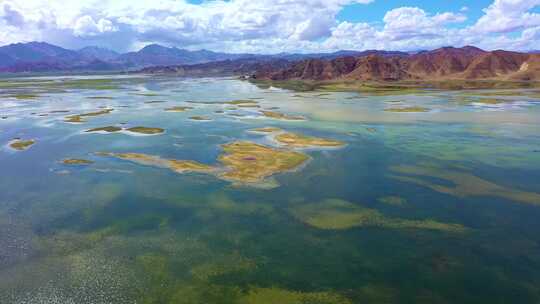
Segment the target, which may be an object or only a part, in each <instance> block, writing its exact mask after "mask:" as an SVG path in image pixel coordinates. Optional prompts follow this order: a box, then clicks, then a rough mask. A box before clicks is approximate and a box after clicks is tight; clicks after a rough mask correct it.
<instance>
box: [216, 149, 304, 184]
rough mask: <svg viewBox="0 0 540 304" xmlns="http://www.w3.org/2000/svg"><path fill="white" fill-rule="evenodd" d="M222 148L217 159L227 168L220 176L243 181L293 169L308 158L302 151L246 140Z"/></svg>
mask: <svg viewBox="0 0 540 304" xmlns="http://www.w3.org/2000/svg"><path fill="white" fill-rule="evenodd" d="M223 150H224V152H225V154H223V155H221V156H220V157H219V161H220V162H221V163H222V164H223V165H225V166H226V167H227V168H228V169H229V170H228V171H227V172H225V173H223V174H222V175H221V177H222V178H224V179H227V180H232V181H237V182H244V183H255V182H260V181H262V180H263V179H264V178H266V177H269V176H271V175H273V174H276V173H279V172H284V171H290V170H293V169H295V168H297V167H299V166H300V165H302V164H303V163H304V162H306V161H307V160H308V156H307V155H305V154H303V153H299V152H295V151H286V150H281V149H275V148H271V147H267V146H263V145H259V144H256V143H252V142H246V141H238V142H233V143H230V144H226V145H224V146H223Z"/></svg>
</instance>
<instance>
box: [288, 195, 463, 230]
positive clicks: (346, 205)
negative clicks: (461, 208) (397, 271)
mask: <svg viewBox="0 0 540 304" xmlns="http://www.w3.org/2000/svg"><path fill="white" fill-rule="evenodd" d="M290 212H291V214H292V215H293V216H294V217H295V218H297V219H298V220H300V221H302V222H304V223H305V224H308V225H310V226H312V227H315V228H319V229H332V230H342V229H350V228H354V227H379V228H391V229H428V230H439V231H446V232H465V231H466V228H465V227H463V226H462V225H459V224H447V223H441V222H437V221H434V220H408V219H401V218H393V217H386V216H384V215H383V214H382V213H380V212H379V211H377V210H375V209H369V208H365V207H361V206H359V205H356V204H353V203H350V202H347V201H343V200H339V199H328V200H324V201H321V202H318V203H308V204H302V205H297V206H294V207H292V208H291V209H290Z"/></svg>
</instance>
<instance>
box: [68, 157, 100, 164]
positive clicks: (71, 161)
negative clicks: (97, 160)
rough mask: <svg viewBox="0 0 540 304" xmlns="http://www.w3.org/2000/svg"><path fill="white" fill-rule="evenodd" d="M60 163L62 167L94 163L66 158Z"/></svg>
mask: <svg viewBox="0 0 540 304" xmlns="http://www.w3.org/2000/svg"><path fill="white" fill-rule="evenodd" d="M62 163H63V164H64V165H90V164H93V163H94V162H93V161H91V160H87V159H81V158H66V159H64V160H62Z"/></svg>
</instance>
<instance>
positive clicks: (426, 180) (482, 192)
mask: <svg viewBox="0 0 540 304" xmlns="http://www.w3.org/2000/svg"><path fill="white" fill-rule="evenodd" d="M390 171H392V172H395V173H396V174H399V175H391V176H390V177H391V178H393V179H396V180H399V181H402V182H406V183H412V184H416V185H419V186H423V187H427V188H429V189H431V190H433V191H436V192H440V193H445V194H449V195H452V196H456V197H467V196H494V197H500V198H505V199H508V200H512V201H516V202H521V203H526V204H533V205H540V194H539V193H535V192H527V191H521V190H517V189H512V188H509V187H505V186H501V185H498V184H495V183H493V182H490V181H487V180H484V179H481V178H480V177H477V176H475V175H472V174H470V173H468V172H462V171H456V170H446V169H443V168H439V167H435V166H428V165H418V166H410V165H400V166H393V167H390ZM432 178H437V179H440V180H443V181H447V182H450V183H451V184H452V185H442V184H438V183H435V182H433V181H432Z"/></svg>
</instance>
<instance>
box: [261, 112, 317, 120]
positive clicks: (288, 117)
mask: <svg viewBox="0 0 540 304" xmlns="http://www.w3.org/2000/svg"><path fill="white" fill-rule="evenodd" d="M261 113H262V115H264V116H266V117H268V118H274V119H281V120H306V119H305V118H304V117H303V116H291V115H287V114H284V113H280V112H275V111H261Z"/></svg>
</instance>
